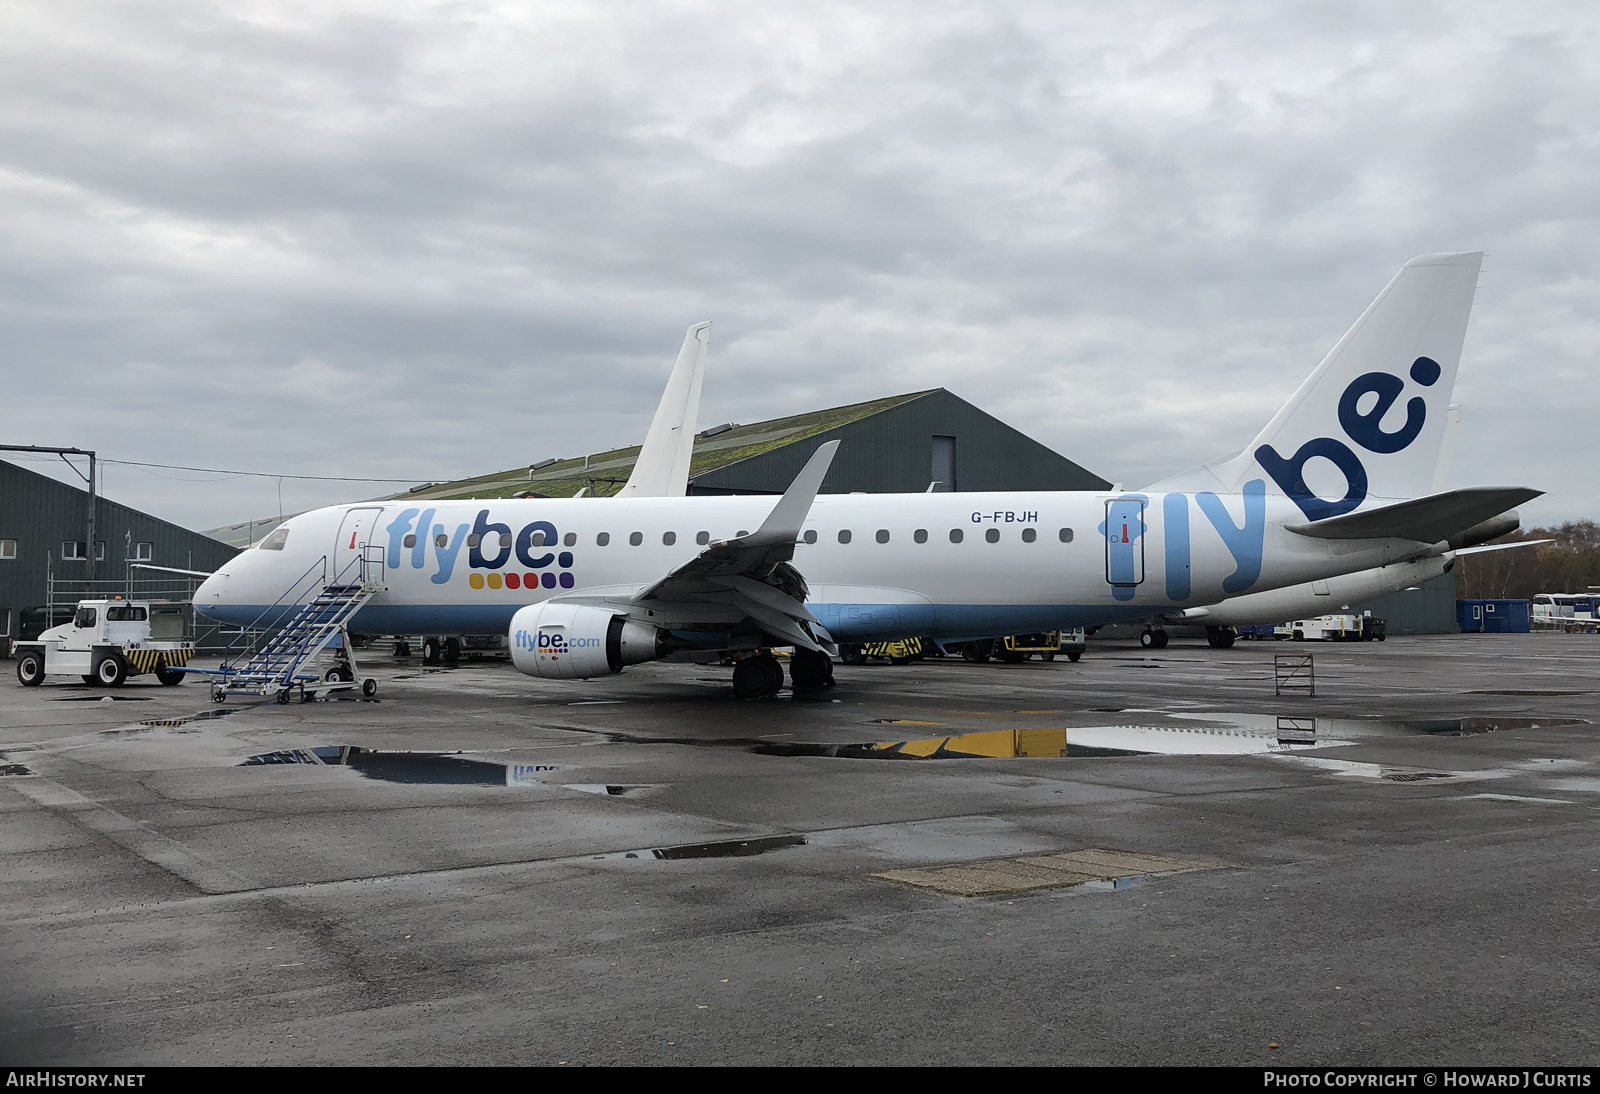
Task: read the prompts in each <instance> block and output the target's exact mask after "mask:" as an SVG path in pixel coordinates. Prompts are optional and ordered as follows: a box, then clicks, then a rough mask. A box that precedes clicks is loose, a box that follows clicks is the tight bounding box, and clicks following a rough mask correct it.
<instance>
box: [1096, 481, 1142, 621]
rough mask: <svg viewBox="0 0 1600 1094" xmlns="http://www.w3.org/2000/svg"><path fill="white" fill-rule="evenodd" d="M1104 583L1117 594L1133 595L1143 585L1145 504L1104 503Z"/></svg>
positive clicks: (1127, 501)
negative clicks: (1134, 589)
mask: <svg viewBox="0 0 1600 1094" xmlns="http://www.w3.org/2000/svg"><path fill="white" fill-rule="evenodd" d="M1105 527H1106V581H1107V582H1108V583H1109V584H1110V585H1111V586H1112V587H1113V588H1114V589H1116V590H1118V592H1119V593H1121V592H1123V591H1124V590H1125V595H1126V596H1128V597H1131V596H1132V595H1133V587H1134V586H1135V585H1138V584H1140V583H1141V582H1143V581H1144V531H1145V523H1144V500H1143V499H1142V498H1113V499H1112V500H1110V501H1108V502H1106V525H1105Z"/></svg>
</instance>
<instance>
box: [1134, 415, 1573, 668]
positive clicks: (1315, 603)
mask: <svg viewBox="0 0 1600 1094" xmlns="http://www.w3.org/2000/svg"><path fill="white" fill-rule="evenodd" d="M1460 425H1461V407H1460V405H1459V404H1457V405H1453V406H1451V407H1450V408H1449V409H1448V410H1447V412H1446V416H1445V427H1444V438H1443V440H1442V442H1441V444H1440V446H1439V457H1438V461H1437V463H1436V464H1435V467H1434V474H1433V485H1432V488H1431V489H1432V492H1434V493H1438V492H1441V491H1443V490H1444V489H1445V485H1444V484H1445V481H1446V480H1447V479H1448V478H1449V470H1450V461H1451V459H1452V457H1453V455H1454V451H1455V438H1456V434H1457V432H1458V430H1459V428H1460ZM1521 525H1522V522H1521V520H1520V519H1519V518H1518V516H1517V514H1516V512H1515V511H1511V512H1508V513H1502V514H1500V515H1498V516H1494V517H1491V518H1489V519H1488V520H1485V521H1483V522H1481V523H1480V524H1477V525H1474V526H1473V527H1471V528H1468V529H1466V530H1465V531H1463V532H1460V533H1458V534H1456V535H1454V536H1451V537H1450V538H1449V540H1448V541H1443V542H1439V543H1434V544H1428V545H1426V546H1419V547H1418V549H1417V551H1416V553H1415V554H1414V555H1412V556H1411V557H1410V558H1406V559H1401V560H1398V561H1395V562H1391V563H1388V564H1386V565H1383V566H1377V567H1374V568H1373V569H1370V570H1362V571H1360V572H1359V573H1353V574H1341V575H1339V576H1338V577H1333V578H1327V579H1324V580H1318V581H1308V582H1304V583H1302V584H1300V585H1290V586H1287V587H1285V588H1281V589H1270V590H1266V591H1263V592H1252V593H1245V594H1244V595H1242V596H1234V597H1229V598H1228V599H1226V600H1223V601H1220V602H1219V603H1216V604H1207V605H1202V606H1200V607H1194V608H1183V609H1180V610H1178V611H1175V612H1167V613H1163V614H1161V615H1158V616H1156V617H1154V618H1153V619H1151V620H1149V621H1148V622H1147V625H1146V626H1145V628H1144V630H1143V631H1142V632H1141V633H1140V635H1139V643H1140V645H1142V646H1145V647H1146V648H1149V649H1162V648H1164V647H1165V646H1166V644H1167V638H1168V636H1167V633H1166V631H1165V630H1164V629H1163V625H1172V626H1203V627H1204V628H1205V631H1206V642H1207V643H1208V644H1209V645H1211V646H1213V647H1215V648H1218V649H1227V648H1228V647H1230V646H1232V645H1233V643H1234V640H1235V639H1236V638H1237V637H1238V631H1237V629H1236V628H1238V627H1242V626H1249V625H1252V624H1254V625H1260V624H1276V623H1281V622H1283V621H1284V620H1287V619H1300V618H1302V617H1307V618H1309V617H1313V616H1318V615H1322V614H1324V613H1326V612H1329V611H1330V610H1332V611H1341V610H1346V609H1348V608H1349V607H1350V605H1351V604H1359V603H1361V602H1362V601H1366V600H1375V599H1377V598H1378V597H1380V596H1387V595H1389V594H1390V593H1397V592H1400V591H1402V590H1404V589H1408V588H1412V587H1414V586H1417V585H1421V584H1422V583H1423V582H1425V581H1431V580H1432V579H1433V578H1436V577H1440V576H1442V575H1443V574H1446V573H1449V572H1450V571H1451V570H1452V569H1454V568H1455V560H1456V559H1457V558H1459V557H1461V556H1463V555H1473V554H1480V553H1483V552H1486V551H1503V550H1513V549H1516V548H1520V547H1533V546H1537V545H1538V544H1540V543H1548V542H1549V540H1542V539H1539V540H1519V541H1517V542H1514V543H1498V544H1496V543H1490V541H1491V540H1494V539H1498V538H1499V537H1501V536H1504V535H1509V534H1510V533H1512V532H1515V531H1516V530H1517V529H1518V528H1520V527H1521Z"/></svg>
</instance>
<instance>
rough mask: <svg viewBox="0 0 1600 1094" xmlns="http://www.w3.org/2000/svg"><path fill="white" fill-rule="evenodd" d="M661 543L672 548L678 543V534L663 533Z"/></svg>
mask: <svg viewBox="0 0 1600 1094" xmlns="http://www.w3.org/2000/svg"><path fill="white" fill-rule="evenodd" d="M661 542H662V543H664V544H666V545H667V546H668V547H671V546H672V545H673V544H674V543H677V542H678V533H676V532H662V533H661Z"/></svg>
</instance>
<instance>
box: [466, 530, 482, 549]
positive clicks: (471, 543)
mask: <svg viewBox="0 0 1600 1094" xmlns="http://www.w3.org/2000/svg"><path fill="white" fill-rule="evenodd" d="M482 542H483V537H482V536H480V535H478V533H476V532H473V533H472V534H471V535H470V536H468V537H467V546H468V547H476V546H477V545H478V544H480V543H482Z"/></svg>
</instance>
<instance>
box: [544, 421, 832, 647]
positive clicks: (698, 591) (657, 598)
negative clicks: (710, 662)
mask: <svg viewBox="0 0 1600 1094" xmlns="http://www.w3.org/2000/svg"><path fill="white" fill-rule="evenodd" d="M838 449H839V442H838V441H829V442H827V443H826V444H824V445H821V446H820V447H818V449H817V450H816V452H814V453H813V454H812V456H811V459H810V460H809V461H807V463H806V465H805V466H804V467H803V468H801V469H800V474H798V475H796V476H795V479H794V482H792V483H790V484H789V489H788V490H787V491H785V492H784V495H783V497H781V498H779V499H778V504H777V505H775V506H773V507H772V512H771V513H769V514H767V519H766V520H764V521H762V523H761V527H760V528H758V529H756V530H755V531H754V532H752V533H750V534H749V535H747V536H740V537H738V538H736V539H727V540H717V541H715V542H713V543H711V544H709V545H708V546H707V547H706V548H705V550H703V551H701V552H700V553H699V554H698V555H696V556H695V557H694V558H692V559H690V560H689V561H688V562H685V563H684V564H683V565H682V566H679V567H678V568H677V569H675V570H673V571H672V572H671V573H669V574H668V575H667V576H666V577H663V578H662V579H661V580H660V581H657V582H656V583H655V584H654V585H651V586H650V587H649V588H647V589H645V590H644V591H643V592H640V593H637V594H636V595H634V596H632V597H629V598H627V599H626V601H621V600H619V599H618V598H613V597H607V598H606V599H605V603H606V604H607V605H608V606H610V607H613V608H615V607H621V606H624V605H625V606H626V607H628V608H629V609H631V610H632V611H634V612H637V613H639V614H641V615H644V614H645V613H652V614H651V618H653V619H655V620H656V621H657V622H664V623H666V625H669V626H670V625H672V624H673V623H680V624H682V623H694V622H705V623H710V622H719V623H727V622H735V623H736V622H737V621H738V620H739V619H740V618H743V619H748V620H750V621H751V622H753V623H755V624H756V625H757V626H758V627H760V628H761V629H762V630H763V631H765V632H766V633H767V634H768V635H770V636H771V637H772V638H773V639H774V640H775V643H776V644H778V645H785V646H789V645H793V646H799V647H801V648H802V649H808V650H816V649H821V648H822V644H823V643H826V644H827V645H830V646H831V645H832V640H831V639H830V638H829V637H828V635H827V631H825V630H823V629H822V625H821V623H820V622H818V620H817V617H816V616H814V615H812V614H811V611H810V609H808V608H807V607H806V606H805V598H806V592H807V590H806V585H805V579H804V578H803V577H801V576H800V574H799V573H798V572H797V571H796V570H794V569H793V568H792V567H789V566H788V565H786V564H787V563H788V561H789V560H790V559H792V558H793V557H794V546H795V542H796V541H797V540H798V539H799V538H800V530H801V528H802V527H803V526H804V524H805V520H806V515H807V514H808V513H809V512H810V511H811V503H812V502H813V501H815V500H816V497H817V491H818V490H819V489H821V487H822V480H823V478H824V476H826V475H827V473H828V467H829V465H830V464H832V463H833V456H834V453H835V452H837V451H838ZM561 599H562V600H569V599H571V600H583V599H587V598H585V597H583V596H581V595H580V596H578V597H562V598H561Z"/></svg>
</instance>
